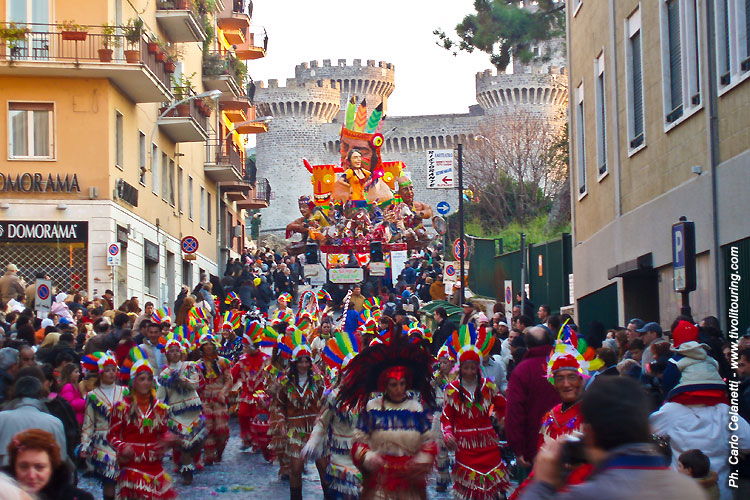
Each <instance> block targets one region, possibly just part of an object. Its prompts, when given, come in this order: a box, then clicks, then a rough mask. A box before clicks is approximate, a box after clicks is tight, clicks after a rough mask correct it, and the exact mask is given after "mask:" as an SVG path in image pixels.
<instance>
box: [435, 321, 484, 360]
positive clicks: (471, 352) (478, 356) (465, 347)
mask: <svg viewBox="0 0 750 500" xmlns="http://www.w3.org/2000/svg"><path fill="white" fill-rule="evenodd" d="M494 344H495V337H493V336H492V335H491V334H488V333H487V330H486V329H485V328H484V327H482V328H480V329H479V330H477V329H476V327H475V326H474V323H468V324H466V325H461V329H460V330H459V331H457V332H453V335H451V336H450V337H449V338H448V341H447V342H446V345H448V349H450V350H451V354H452V355H453V357H454V358H455V359H457V360H458V362H459V363H463V362H464V361H475V362H477V363H481V362H482V359H483V358H485V357H487V356H489V354H490V350H491V349H492V346H493V345H494Z"/></svg>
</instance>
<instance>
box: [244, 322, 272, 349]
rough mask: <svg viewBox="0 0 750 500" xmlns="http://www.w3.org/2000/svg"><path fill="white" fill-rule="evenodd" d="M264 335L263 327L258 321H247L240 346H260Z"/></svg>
mask: <svg viewBox="0 0 750 500" xmlns="http://www.w3.org/2000/svg"><path fill="white" fill-rule="evenodd" d="M274 332H275V330H274ZM264 334H265V333H264V328H263V325H261V324H260V322H259V321H248V322H247V323H245V331H244V332H243V334H242V344H243V345H250V346H252V345H257V344H261V342H262V341H263V338H264Z"/></svg>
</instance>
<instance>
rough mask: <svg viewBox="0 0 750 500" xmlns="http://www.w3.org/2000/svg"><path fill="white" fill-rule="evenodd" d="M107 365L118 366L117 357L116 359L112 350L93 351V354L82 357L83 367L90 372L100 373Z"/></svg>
mask: <svg viewBox="0 0 750 500" xmlns="http://www.w3.org/2000/svg"><path fill="white" fill-rule="evenodd" d="M107 365H112V366H114V367H115V368H118V366H117V359H115V356H114V354H112V351H107V352H101V351H97V352H92V353H91V354H86V355H85V356H83V357H82V358H81V366H83V369H84V370H86V371H87V372H89V373H99V372H100V371H102V370H103V369H104V367H105V366H107Z"/></svg>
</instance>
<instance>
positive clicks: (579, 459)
mask: <svg viewBox="0 0 750 500" xmlns="http://www.w3.org/2000/svg"><path fill="white" fill-rule="evenodd" d="M582 437H583V434H581V433H580V432H573V433H572V434H569V435H567V436H565V438H564V439H563V445H562V450H561V453H560V466H561V468H562V470H561V471H560V472H561V475H562V478H563V480H564V481H567V477H568V476H569V475H570V473H571V472H572V471H573V469H575V468H576V467H579V466H581V465H583V464H585V463H588V458H586V447H585V446H584V444H583V439H582Z"/></svg>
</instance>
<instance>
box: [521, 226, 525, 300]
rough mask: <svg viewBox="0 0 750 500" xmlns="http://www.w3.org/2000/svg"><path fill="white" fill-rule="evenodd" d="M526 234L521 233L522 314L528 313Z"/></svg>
mask: <svg viewBox="0 0 750 500" xmlns="http://www.w3.org/2000/svg"><path fill="white" fill-rule="evenodd" d="M525 309H526V234H525V233H521V314H526V312H525Z"/></svg>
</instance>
